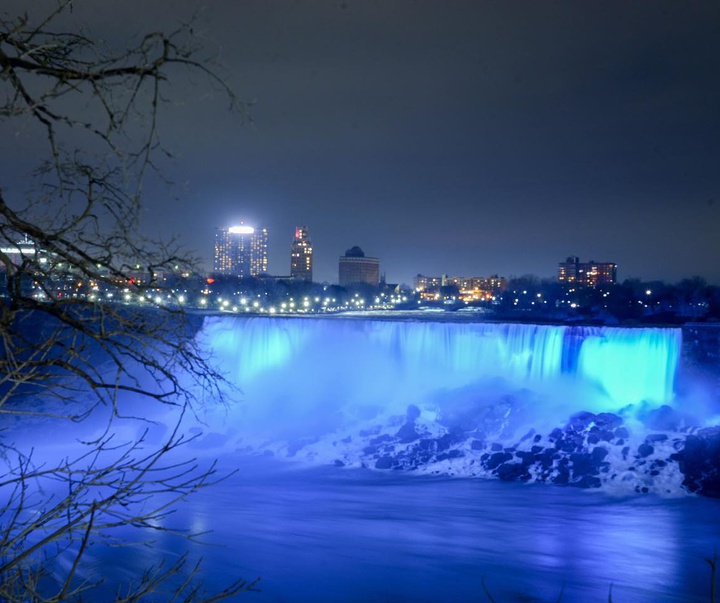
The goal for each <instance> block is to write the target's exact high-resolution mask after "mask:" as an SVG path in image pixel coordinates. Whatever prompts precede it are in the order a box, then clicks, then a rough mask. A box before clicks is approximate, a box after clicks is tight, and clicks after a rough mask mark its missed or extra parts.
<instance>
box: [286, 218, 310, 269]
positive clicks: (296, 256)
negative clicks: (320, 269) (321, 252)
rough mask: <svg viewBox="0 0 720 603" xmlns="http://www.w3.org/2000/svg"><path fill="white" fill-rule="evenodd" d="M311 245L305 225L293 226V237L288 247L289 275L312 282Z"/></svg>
mask: <svg viewBox="0 0 720 603" xmlns="http://www.w3.org/2000/svg"><path fill="white" fill-rule="evenodd" d="M312 267H313V247H312V242H311V241H310V235H308V230H307V228H306V227H305V226H297V227H296V228H295V238H294V239H293V242H292V245H291V247H290V276H291V277H292V278H294V279H297V280H303V281H310V282H312Z"/></svg>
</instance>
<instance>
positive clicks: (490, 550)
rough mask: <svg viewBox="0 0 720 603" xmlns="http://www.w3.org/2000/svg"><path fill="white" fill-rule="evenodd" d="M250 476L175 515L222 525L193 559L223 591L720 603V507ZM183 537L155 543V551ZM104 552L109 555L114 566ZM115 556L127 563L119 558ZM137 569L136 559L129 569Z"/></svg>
mask: <svg viewBox="0 0 720 603" xmlns="http://www.w3.org/2000/svg"><path fill="white" fill-rule="evenodd" d="M223 465H225V466H226V467H233V466H239V472H238V473H236V474H235V475H233V476H231V477H230V478H228V479H227V480H226V481H225V482H223V483H222V484H221V485H219V486H215V487H213V488H211V489H209V490H207V491H205V492H202V493H200V494H199V495H195V496H193V497H192V498H191V499H189V500H188V501H187V502H186V503H185V504H184V505H183V507H182V509H181V511H180V513H179V515H178V516H176V517H175V518H174V519H173V524H175V525H185V526H190V527H191V528H192V529H194V530H196V531H203V530H212V531H213V533H212V534H210V535H208V536H207V537H206V538H205V540H207V541H209V542H212V543H213V544H214V545H217V546H210V547H207V546H198V547H196V548H194V549H193V553H196V554H198V555H202V556H203V557H204V559H205V566H204V567H205V578H206V580H208V581H209V582H210V583H213V584H217V585H222V584H226V583H228V582H230V581H231V580H232V579H234V578H236V577H240V576H241V577H244V578H253V577H257V576H262V582H261V584H260V588H261V592H260V593H247V594H244V595H241V596H240V597H239V600H242V601H245V600H247V601H258V602H260V601H262V602H281V601H282V602H295V601H297V602H300V601H302V602H306V601H307V602H310V601H313V602H317V601H358V602H359V601H364V602H367V601H388V602H390V601H392V602H396V601H397V602H402V601H407V602H429V601H489V600H490V599H489V598H488V597H487V596H486V594H485V593H484V591H483V580H484V582H485V584H486V586H487V589H488V591H489V592H490V594H491V595H492V597H493V599H494V600H495V601H497V602H498V603H499V602H502V601H508V602H509V601H517V602H529V601H557V600H558V598H559V596H560V594H561V591H562V601H564V602H566V603H567V602H573V601H582V602H590V601H598V602H601V601H608V595H609V589H610V586H611V585H612V600H613V601H614V602H615V603H637V602H653V603H657V602H658V601H710V595H709V592H710V566H709V564H708V563H706V561H705V559H706V558H711V557H712V556H713V555H714V554H715V551H716V549H717V548H718V545H720V501H717V500H709V499H703V498H699V497H683V498H674V499H661V498H657V497H652V496H637V497H632V498H613V497H610V496H609V495H607V494H605V493H603V492H599V491H583V490H578V489H573V488H563V487H558V486H548V485H531V486H528V485H522V484H517V483H502V482H499V481H484V480H476V479H452V478H429V477H423V476H414V475H409V474H393V473H379V472H372V471H364V470H345V469H342V468H335V467H317V468H312V469H297V468H288V466H287V465H281V464H279V463H277V462H275V461H272V460H268V459H247V458H242V457H237V458H227V457H226V458H225V459H224V460H223ZM176 546H177V542H176V541H171V540H167V541H162V540H161V541H158V542H157V543H156V545H155V547H154V548H152V549H149V552H148V553H147V555H148V558H147V559H143V558H142V557H138V556H135V557H134V558H133V563H131V565H133V564H135V563H138V564H139V563H145V562H147V561H148V560H152V557H153V556H155V555H159V554H162V553H164V552H169V553H172V552H174V550H176V549H175V547H176ZM107 561H108V560H107V559H106V560H105V561H104V562H102V563H107ZM119 561H120V560H119V559H118V558H115V561H114V563H113V565H114V567H115V568H118V567H119V566H121V565H122V563H118V562H119ZM125 569H126V570H127V571H128V572H129V571H132V567H129V566H126V568H125Z"/></svg>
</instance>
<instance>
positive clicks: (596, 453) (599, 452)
mask: <svg viewBox="0 0 720 603" xmlns="http://www.w3.org/2000/svg"><path fill="white" fill-rule="evenodd" d="M591 454H592V458H593V463H595V464H598V463H600V461H602V460H603V459H604V458H605V457H606V456H607V455H608V451H607V450H606V449H605V448H603V447H602V446H597V447H595V448H593V451H592V453H591Z"/></svg>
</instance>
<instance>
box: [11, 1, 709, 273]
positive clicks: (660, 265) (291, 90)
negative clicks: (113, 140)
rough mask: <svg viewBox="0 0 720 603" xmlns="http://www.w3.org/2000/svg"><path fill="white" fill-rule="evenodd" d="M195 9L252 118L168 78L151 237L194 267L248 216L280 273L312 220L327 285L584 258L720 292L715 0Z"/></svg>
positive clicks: (176, 11) (116, 5)
mask: <svg viewBox="0 0 720 603" xmlns="http://www.w3.org/2000/svg"><path fill="white" fill-rule="evenodd" d="M3 4H4V5H5V7H6V8H7V10H12V9H13V6H14V5H15V6H22V7H27V6H28V4H27V3H26V2H20V1H19V0H10V2H9V3H7V2H5V3H3ZM201 4H202V6H203V7H204V10H203V11H202V12H201V14H200V17H199V20H198V23H197V31H198V32H199V33H200V35H201V36H202V37H203V38H204V39H205V40H207V42H206V43H207V44H208V47H209V48H211V49H216V50H218V51H220V52H221V59H222V62H223V63H224V65H225V68H226V73H227V75H228V77H229V78H230V81H231V83H232V85H233V87H234V89H235V90H236V91H237V94H238V96H240V97H241V98H243V99H246V100H248V101H252V102H253V105H252V107H251V108H250V115H251V117H252V122H251V123H250V122H245V123H244V124H243V123H241V120H240V119H239V117H238V116H236V115H230V114H227V113H226V112H225V111H224V104H223V102H222V100H221V99H220V98H219V96H218V94H217V93H214V92H212V91H210V90H208V89H206V88H205V87H204V86H202V85H187V83H183V82H179V83H178V84H177V85H176V86H175V87H174V89H173V92H174V93H176V95H178V96H180V97H181V98H180V100H182V104H181V105H180V106H178V107H175V108H172V109H170V110H169V112H168V114H167V118H166V119H165V121H164V123H163V124H162V125H163V127H164V128H165V140H166V142H167V144H168V145H169V146H170V147H171V149H172V150H173V151H174V153H175V154H176V157H177V160H176V163H175V166H174V167H173V168H171V176H172V177H173V178H174V179H175V180H176V181H178V182H182V183H184V184H185V185H186V192H185V193H184V194H183V199H182V200H181V201H179V202H176V201H171V200H170V199H169V196H167V195H166V194H165V193H164V192H163V191H162V190H157V191H154V193H153V198H152V199H150V200H149V204H148V211H147V214H146V223H145V227H146V228H148V229H150V230H153V229H157V230H158V231H159V232H161V233H163V234H167V233H176V234H178V235H179V236H181V237H183V238H184V239H186V240H187V242H188V243H189V244H190V245H191V246H192V247H194V248H196V249H197V250H198V251H199V252H200V253H201V254H202V255H203V256H204V257H205V259H206V261H207V264H208V266H209V265H210V260H211V250H212V238H213V232H214V228H215V227H216V226H229V225H232V224H233V223H236V222H238V221H239V220H242V219H245V220H246V221H247V222H249V223H253V224H263V225H266V226H267V227H268V229H269V231H270V241H271V243H270V269H271V272H273V273H275V274H287V273H288V272H289V246H290V242H291V238H292V234H293V229H294V226H295V225H296V224H305V225H307V227H308V228H309V231H310V234H311V237H312V240H313V243H314V245H315V250H316V256H315V257H316V260H315V262H316V263H315V276H316V280H320V281H322V280H327V281H330V282H333V281H336V279H337V258H338V256H339V255H340V254H342V253H343V252H344V251H345V250H346V249H347V248H349V247H351V246H353V245H359V246H361V247H362V248H363V249H364V250H365V252H366V253H367V254H368V255H373V256H377V257H379V258H380V260H381V270H382V271H383V272H385V273H386V274H387V280H388V281H389V282H406V283H410V282H411V280H412V276H413V275H414V274H416V273H424V274H430V275H437V274H442V273H446V274H451V275H487V274H492V273H499V274H501V275H505V276H511V275H522V274H526V273H534V274H536V275H538V276H541V277H546V276H553V275H554V274H555V270H556V266H557V262H558V261H560V260H562V259H564V258H565V257H566V256H568V255H578V256H580V257H581V259H588V260H589V259H595V260H598V261H615V262H617V263H618V265H619V271H618V274H619V277H620V279H624V278H629V277H639V278H642V279H648V280H649V279H665V280H669V281H677V280H679V279H681V278H683V277H686V276H691V275H700V276H704V277H706V278H707V279H708V280H709V281H711V282H714V283H720V2H717V1H716V0H708V1H705V2H692V1H677V0H676V1H673V2H664V1H652V2H648V1H645V0H643V1H638V2H634V1H628V0H623V1H619V2H609V1H606V2H585V1H577V0H573V1H570V0H569V1H567V2H544V1H540V0H533V1H526V2H486V1H483V0H472V1H468V2H460V1H452V0H446V1H440V0H433V1H417V2H413V1H405V0H377V1H364V0H344V1H337V0H328V1H321V0H317V1H306V2H301V1H289V0H202V1H201ZM193 6H195V3H193V2H191V1H189V0H188V1H186V0H175V1H173V0H152V1H149V0H144V1H142V2H140V1H137V0H128V1H122V0H118V1H115V2H110V1H109V0H84V1H79V2H77V10H76V11H75V14H74V18H75V19H77V20H78V21H84V22H86V23H87V24H89V25H90V27H92V28H93V29H95V30H96V31H98V32H101V35H103V36H104V37H106V38H108V39H112V40H113V41H117V40H122V39H123V38H124V37H126V36H130V35H131V34H138V33H140V32H141V31H146V30H155V29H163V28H164V29H168V28H171V27H172V26H173V24H174V23H175V21H176V20H177V19H178V18H186V17H188V16H189V15H190V14H191V13H192V11H193ZM0 10H2V9H0ZM8 152H9V148H8V147H7V146H6V145H5V144H3V145H2V149H1V150H0V153H2V154H4V153H8Z"/></svg>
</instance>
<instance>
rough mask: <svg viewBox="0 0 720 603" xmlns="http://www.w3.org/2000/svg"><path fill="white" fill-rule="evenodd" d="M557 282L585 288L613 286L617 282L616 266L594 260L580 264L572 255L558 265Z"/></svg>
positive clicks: (611, 263) (612, 263) (578, 259)
mask: <svg viewBox="0 0 720 603" xmlns="http://www.w3.org/2000/svg"><path fill="white" fill-rule="evenodd" d="M558 281H560V282H561V283H573V284H576V285H582V286H585V287H597V286H598V285H614V284H615V283H616V282H617V264H615V263H614V262H596V261H595V260H590V261H589V262H581V261H580V258H578V257H577V256H574V255H573V256H570V257H569V258H567V259H566V260H565V261H564V262H560V263H559V264H558Z"/></svg>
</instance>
